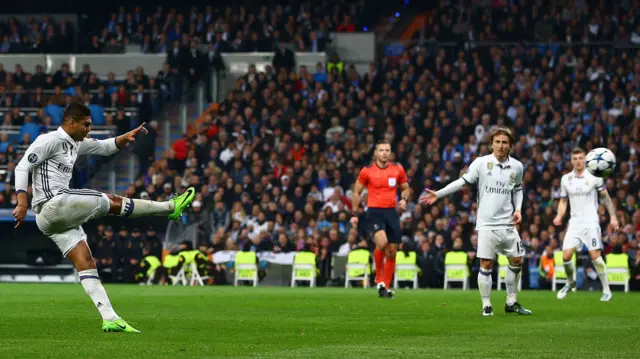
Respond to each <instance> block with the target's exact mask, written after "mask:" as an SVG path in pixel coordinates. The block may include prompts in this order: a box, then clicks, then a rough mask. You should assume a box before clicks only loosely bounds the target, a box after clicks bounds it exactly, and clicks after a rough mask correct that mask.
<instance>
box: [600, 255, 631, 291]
mask: <svg viewBox="0 0 640 359" xmlns="http://www.w3.org/2000/svg"><path fill="white" fill-rule="evenodd" d="M606 262H607V276H608V277H609V284H613V285H623V286H624V291H625V292H628V291H629V279H630V278H631V276H630V275H629V255H627V254H626V253H620V254H613V253H610V254H608V255H607V258H606Z"/></svg>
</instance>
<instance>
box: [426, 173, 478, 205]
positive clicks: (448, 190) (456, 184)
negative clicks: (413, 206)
mask: <svg viewBox="0 0 640 359" xmlns="http://www.w3.org/2000/svg"><path fill="white" fill-rule="evenodd" d="M466 184H467V182H465V180H464V179H463V178H462V177H460V178H458V179H457V180H455V181H453V182H451V183H449V184H448V185H447V186H446V187H445V188H443V189H441V190H439V191H437V192H436V191H432V190H430V189H425V192H426V193H425V194H423V195H422V196H420V203H424V204H429V205H431V204H434V203H436V201H438V199H440V198H442V197H446V196H449V195H452V194H454V193H456V192H458V191H460V190H461V189H462V188H464V186H465V185H466Z"/></svg>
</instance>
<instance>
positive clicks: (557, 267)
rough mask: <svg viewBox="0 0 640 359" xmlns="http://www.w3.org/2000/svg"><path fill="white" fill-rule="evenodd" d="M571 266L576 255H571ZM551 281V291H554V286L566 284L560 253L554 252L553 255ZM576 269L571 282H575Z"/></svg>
mask: <svg viewBox="0 0 640 359" xmlns="http://www.w3.org/2000/svg"><path fill="white" fill-rule="evenodd" d="M571 260H572V261H573V265H574V266H575V264H576V254H575V253H573V258H571ZM553 264H554V266H553V279H552V281H551V290H552V291H554V292H555V291H556V284H564V283H566V282H567V273H566V272H565V271H564V261H563V260H562V251H556V252H555V253H553ZM577 272H578V269H577V268H576V270H575V271H573V280H574V281H575V280H576V273H577Z"/></svg>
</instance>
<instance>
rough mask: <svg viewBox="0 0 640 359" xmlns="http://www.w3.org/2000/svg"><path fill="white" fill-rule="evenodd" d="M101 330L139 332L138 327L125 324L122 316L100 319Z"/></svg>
mask: <svg viewBox="0 0 640 359" xmlns="http://www.w3.org/2000/svg"><path fill="white" fill-rule="evenodd" d="M102 331H103V332H105V333H115V332H120V333H140V331H139V330H138V329H136V328H134V327H132V326H130V325H129V324H127V322H125V321H124V319H122V318H118V319H116V320H104V321H102Z"/></svg>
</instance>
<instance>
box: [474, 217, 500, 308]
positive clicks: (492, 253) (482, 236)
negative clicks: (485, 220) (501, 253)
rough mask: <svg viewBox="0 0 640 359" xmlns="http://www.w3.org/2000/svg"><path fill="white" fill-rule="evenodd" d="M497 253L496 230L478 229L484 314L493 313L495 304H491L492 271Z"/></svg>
mask: <svg viewBox="0 0 640 359" xmlns="http://www.w3.org/2000/svg"><path fill="white" fill-rule="evenodd" d="M496 253H497V239H496V238H495V236H494V231H492V230H486V229H481V230H478V254H477V256H478V258H480V272H479V273H478V291H479V292H480V298H481V299H482V315H483V316H485V317H486V316H491V315H493V306H492V305H491V287H492V286H493V279H492V278H491V272H492V271H493V258H495V257H496Z"/></svg>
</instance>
